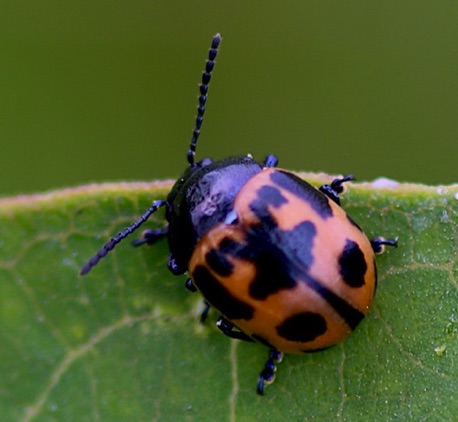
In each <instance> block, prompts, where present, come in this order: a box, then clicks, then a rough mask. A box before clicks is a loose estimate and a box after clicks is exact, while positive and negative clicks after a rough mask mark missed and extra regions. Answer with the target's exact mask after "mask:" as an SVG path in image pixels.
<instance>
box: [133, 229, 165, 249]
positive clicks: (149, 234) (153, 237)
mask: <svg viewBox="0 0 458 422" xmlns="http://www.w3.org/2000/svg"><path fill="white" fill-rule="evenodd" d="M167 232H168V227H163V228H161V229H146V230H143V233H142V237H140V239H136V240H134V241H133V242H132V245H134V246H141V245H145V244H146V245H153V244H154V243H156V242H157V241H158V240H160V239H162V238H164V237H165V236H167Z"/></svg>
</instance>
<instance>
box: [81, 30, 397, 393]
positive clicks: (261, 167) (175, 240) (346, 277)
mask: <svg viewBox="0 0 458 422" xmlns="http://www.w3.org/2000/svg"><path fill="white" fill-rule="evenodd" d="M220 42H221V36H220V35H219V34H217V35H215V36H214V38H213V40H212V43H211V48H210V50H209V54H208V59H207V61H206V65H205V71H204V72H203V75H202V83H201V84H200V95H199V101H198V107H197V118H196V123H195V127H194V131H193V134H192V139H191V143H190V147H189V150H188V153H187V161H188V164H189V165H188V167H187V168H186V170H185V171H184V173H183V174H182V176H181V177H180V178H179V179H178V180H177V181H176V183H175V185H174V186H173V188H172V190H171V191H170V193H169V194H168V196H167V199H166V200H156V201H154V202H153V203H152V205H151V206H150V207H149V208H148V209H147V210H146V212H145V213H144V214H143V215H142V216H141V217H140V218H139V219H138V220H137V221H136V222H135V223H133V224H132V225H131V226H129V227H127V228H126V229H125V230H123V231H122V232H120V233H119V234H118V235H117V236H115V237H113V238H112V239H111V240H110V241H109V242H107V243H106V244H105V245H104V246H103V247H102V248H101V249H100V250H99V251H98V252H97V253H96V254H95V255H94V256H93V257H92V258H91V259H90V260H89V261H88V262H87V264H86V265H84V267H83V268H82V269H81V274H82V275H84V274H87V273H88V272H89V271H90V270H91V269H92V268H93V267H94V266H95V265H97V263H98V262H99V261H100V260H101V259H102V258H103V257H105V255H107V253H108V252H110V251H111V250H112V249H113V248H114V247H115V246H116V245H117V244H118V243H119V242H121V241H122V240H123V239H125V238H126V237H127V236H128V235H130V234H131V233H132V232H134V231H135V230H137V229H138V228H139V227H140V226H141V225H142V224H143V223H145V222H146V221H147V219H148V218H149V217H150V216H151V214H153V213H154V212H156V211H157V210H158V209H159V208H162V207H165V216H166V220H167V223H168V225H167V226H166V227H165V228H164V229H156V230H145V231H144V232H143V235H142V237H141V238H140V239H139V240H136V241H134V242H133V243H134V245H135V246H139V245H142V244H148V245H152V244H154V243H155V242H157V241H158V240H160V239H162V238H164V237H165V238H167V241H168V246H169V249H170V255H169V258H168V268H169V269H170V271H171V272H172V273H173V274H175V275H180V274H184V273H186V272H187V273H188V274H189V276H190V278H189V279H188V280H187V281H186V284H185V286H186V287H187V289H188V290H190V291H192V292H194V291H197V290H199V291H200V292H201V293H202V295H203V297H204V299H205V304H206V307H205V309H204V311H203V313H202V317H201V319H202V321H204V320H205V318H206V316H207V313H208V310H209V308H210V306H212V307H214V308H215V309H217V310H218V311H219V312H220V313H221V317H220V318H219V319H218V322H217V326H218V328H219V329H220V330H221V331H222V332H223V333H224V334H226V335H227V336H228V337H230V338H233V339H239V340H246V341H250V342H258V343H261V344H263V345H265V346H267V347H268V348H269V356H268V359H267V362H266V363H265V365H264V368H263V370H262V372H261V373H260V376H259V381H258V384H257V392H258V393H259V394H263V392H264V386H265V384H266V383H271V382H272V381H273V379H274V375H275V371H276V363H277V362H279V361H280V360H281V359H282V356H283V353H306V352H310V351H316V350H321V349H325V348H327V347H329V346H332V345H334V344H336V343H338V342H340V341H342V340H343V339H344V338H345V337H346V336H347V335H348V334H350V333H351V332H352V331H353V330H354V329H355V328H356V326H357V325H358V324H359V322H360V321H361V320H362V319H363V318H364V316H365V315H366V314H367V312H368V311H369V307H370V305H371V302H372V299H373V296H374V292H375V288H376V284H377V271H376V266H375V253H380V252H382V251H383V249H384V246H385V245H391V246H396V244H397V239H384V238H382V237H377V238H375V239H373V240H371V241H370V240H369V239H368V238H367V237H366V235H365V234H364V232H363V231H362V230H361V228H360V227H359V226H358V224H356V223H355V222H354V221H353V220H352V218H351V217H350V216H348V215H347V214H346V213H345V211H344V210H343V209H342V208H341V207H340V198H339V195H340V194H341V193H342V191H343V187H344V183H346V182H348V181H351V180H353V179H354V178H353V176H352V175H348V176H345V177H342V178H338V179H335V180H334V181H333V182H332V183H330V184H329V185H323V186H321V187H320V188H319V189H316V188H314V187H312V186H311V185H310V184H308V183H307V182H306V181H304V180H302V179H301V178H299V177H298V176H296V175H295V174H293V173H291V172H289V171H286V170H282V169H280V168H277V167H276V166H277V163H278V159H277V157H276V156H274V155H268V156H267V158H266V159H265V160H264V161H263V162H258V161H255V160H254V159H253V157H252V156H251V155H246V156H236V157H230V158H225V159H223V160H220V161H213V160H212V159H210V158H204V159H203V160H201V161H198V162H195V159H194V157H195V153H196V146H197V141H198V139H199V135H200V130H201V126H202V122H203V118H204V113H205V105H206V102H207V92H208V85H209V83H210V80H211V77H212V71H213V68H214V66H215V59H216V56H217V54H218V47H219V45H220Z"/></svg>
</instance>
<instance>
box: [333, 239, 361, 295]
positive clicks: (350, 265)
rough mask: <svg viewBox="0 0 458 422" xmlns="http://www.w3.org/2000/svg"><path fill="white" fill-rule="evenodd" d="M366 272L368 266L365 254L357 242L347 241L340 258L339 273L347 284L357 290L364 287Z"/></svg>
mask: <svg viewBox="0 0 458 422" xmlns="http://www.w3.org/2000/svg"><path fill="white" fill-rule="evenodd" d="M366 271H367V264H366V260H365V258H364V254H363V252H362V251H361V249H360V247H359V246H358V244H357V243H356V242H353V241H352V240H349V239H347V241H346V243H345V247H344V250H343V252H342V254H341V255H340V257H339V272H340V275H341V276H342V278H343V280H344V281H345V284H347V285H348V286H350V287H355V288H356V287H362V286H364V283H365V282H364V275H365V274H366Z"/></svg>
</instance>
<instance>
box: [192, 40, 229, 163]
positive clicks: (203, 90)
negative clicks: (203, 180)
mask: <svg viewBox="0 0 458 422" xmlns="http://www.w3.org/2000/svg"><path fill="white" fill-rule="evenodd" d="M220 42H221V35H220V34H216V35H215V36H214V37H213V40H212V45H211V48H210V50H209V51H208V59H207V62H206V63H205V70H204V72H203V73H202V83H201V84H200V86H199V90H200V95H199V104H198V106H197V116H196V126H195V127H194V131H193V133H192V139H191V144H190V145H189V151H188V155H187V158H188V163H189V164H190V165H191V166H193V165H194V156H195V155H196V146H197V140H198V139H199V135H200V128H201V126H202V122H203V121H204V113H205V103H206V102H207V92H208V85H209V84H210V80H211V73H212V70H213V68H214V67H215V58H216V55H217V54H218V47H219V44H220Z"/></svg>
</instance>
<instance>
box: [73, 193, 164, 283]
mask: <svg viewBox="0 0 458 422" xmlns="http://www.w3.org/2000/svg"><path fill="white" fill-rule="evenodd" d="M166 203H167V201H162V200H158V201H154V202H153V203H152V204H151V206H150V207H149V208H148V209H147V210H146V212H145V213H144V214H143V215H142V216H141V217H140V218H139V219H138V220H137V221H136V222H135V223H133V224H131V225H130V226H129V227H127V228H125V229H124V230H123V231H122V232H120V233H119V234H118V235H117V236H115V237H113V238H111V239H110V240H109V241H108V242H107V243H105V245H103V246H102V248H101V249H100V250H99V251H98V252H97V253H96V254H95V255H94V256H93V257H92V258H91V259H90V260H89V261H88V262H87V263H86V265H85V266H84V267H83V268H81V271H80V275H85V274H87V273H88V272H89V271H91V270H92V268H93V267H95V266H96V265H97V264H98V262H99V261H100V260H101V259H102V258H104V257H105V256H106V255H107V253H108V252H110V251H111V250H113V249H114V248H115V246H116V245H117V244H118V243H119V242H121V240H123V239H125V238H126V237H127V236H129V235H130V234H131V233H133V232H134V231H135V230H137V229H138V228H139V227H140V226H141V225H142V224H143V223H144V222H145V221H146V220H148V218H149V217H150V216H151V214H153V213H154V212H156V211H157V210H158V209H159V208H160V207H162V206H164V205H165V204H166Z"/></svg>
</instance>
